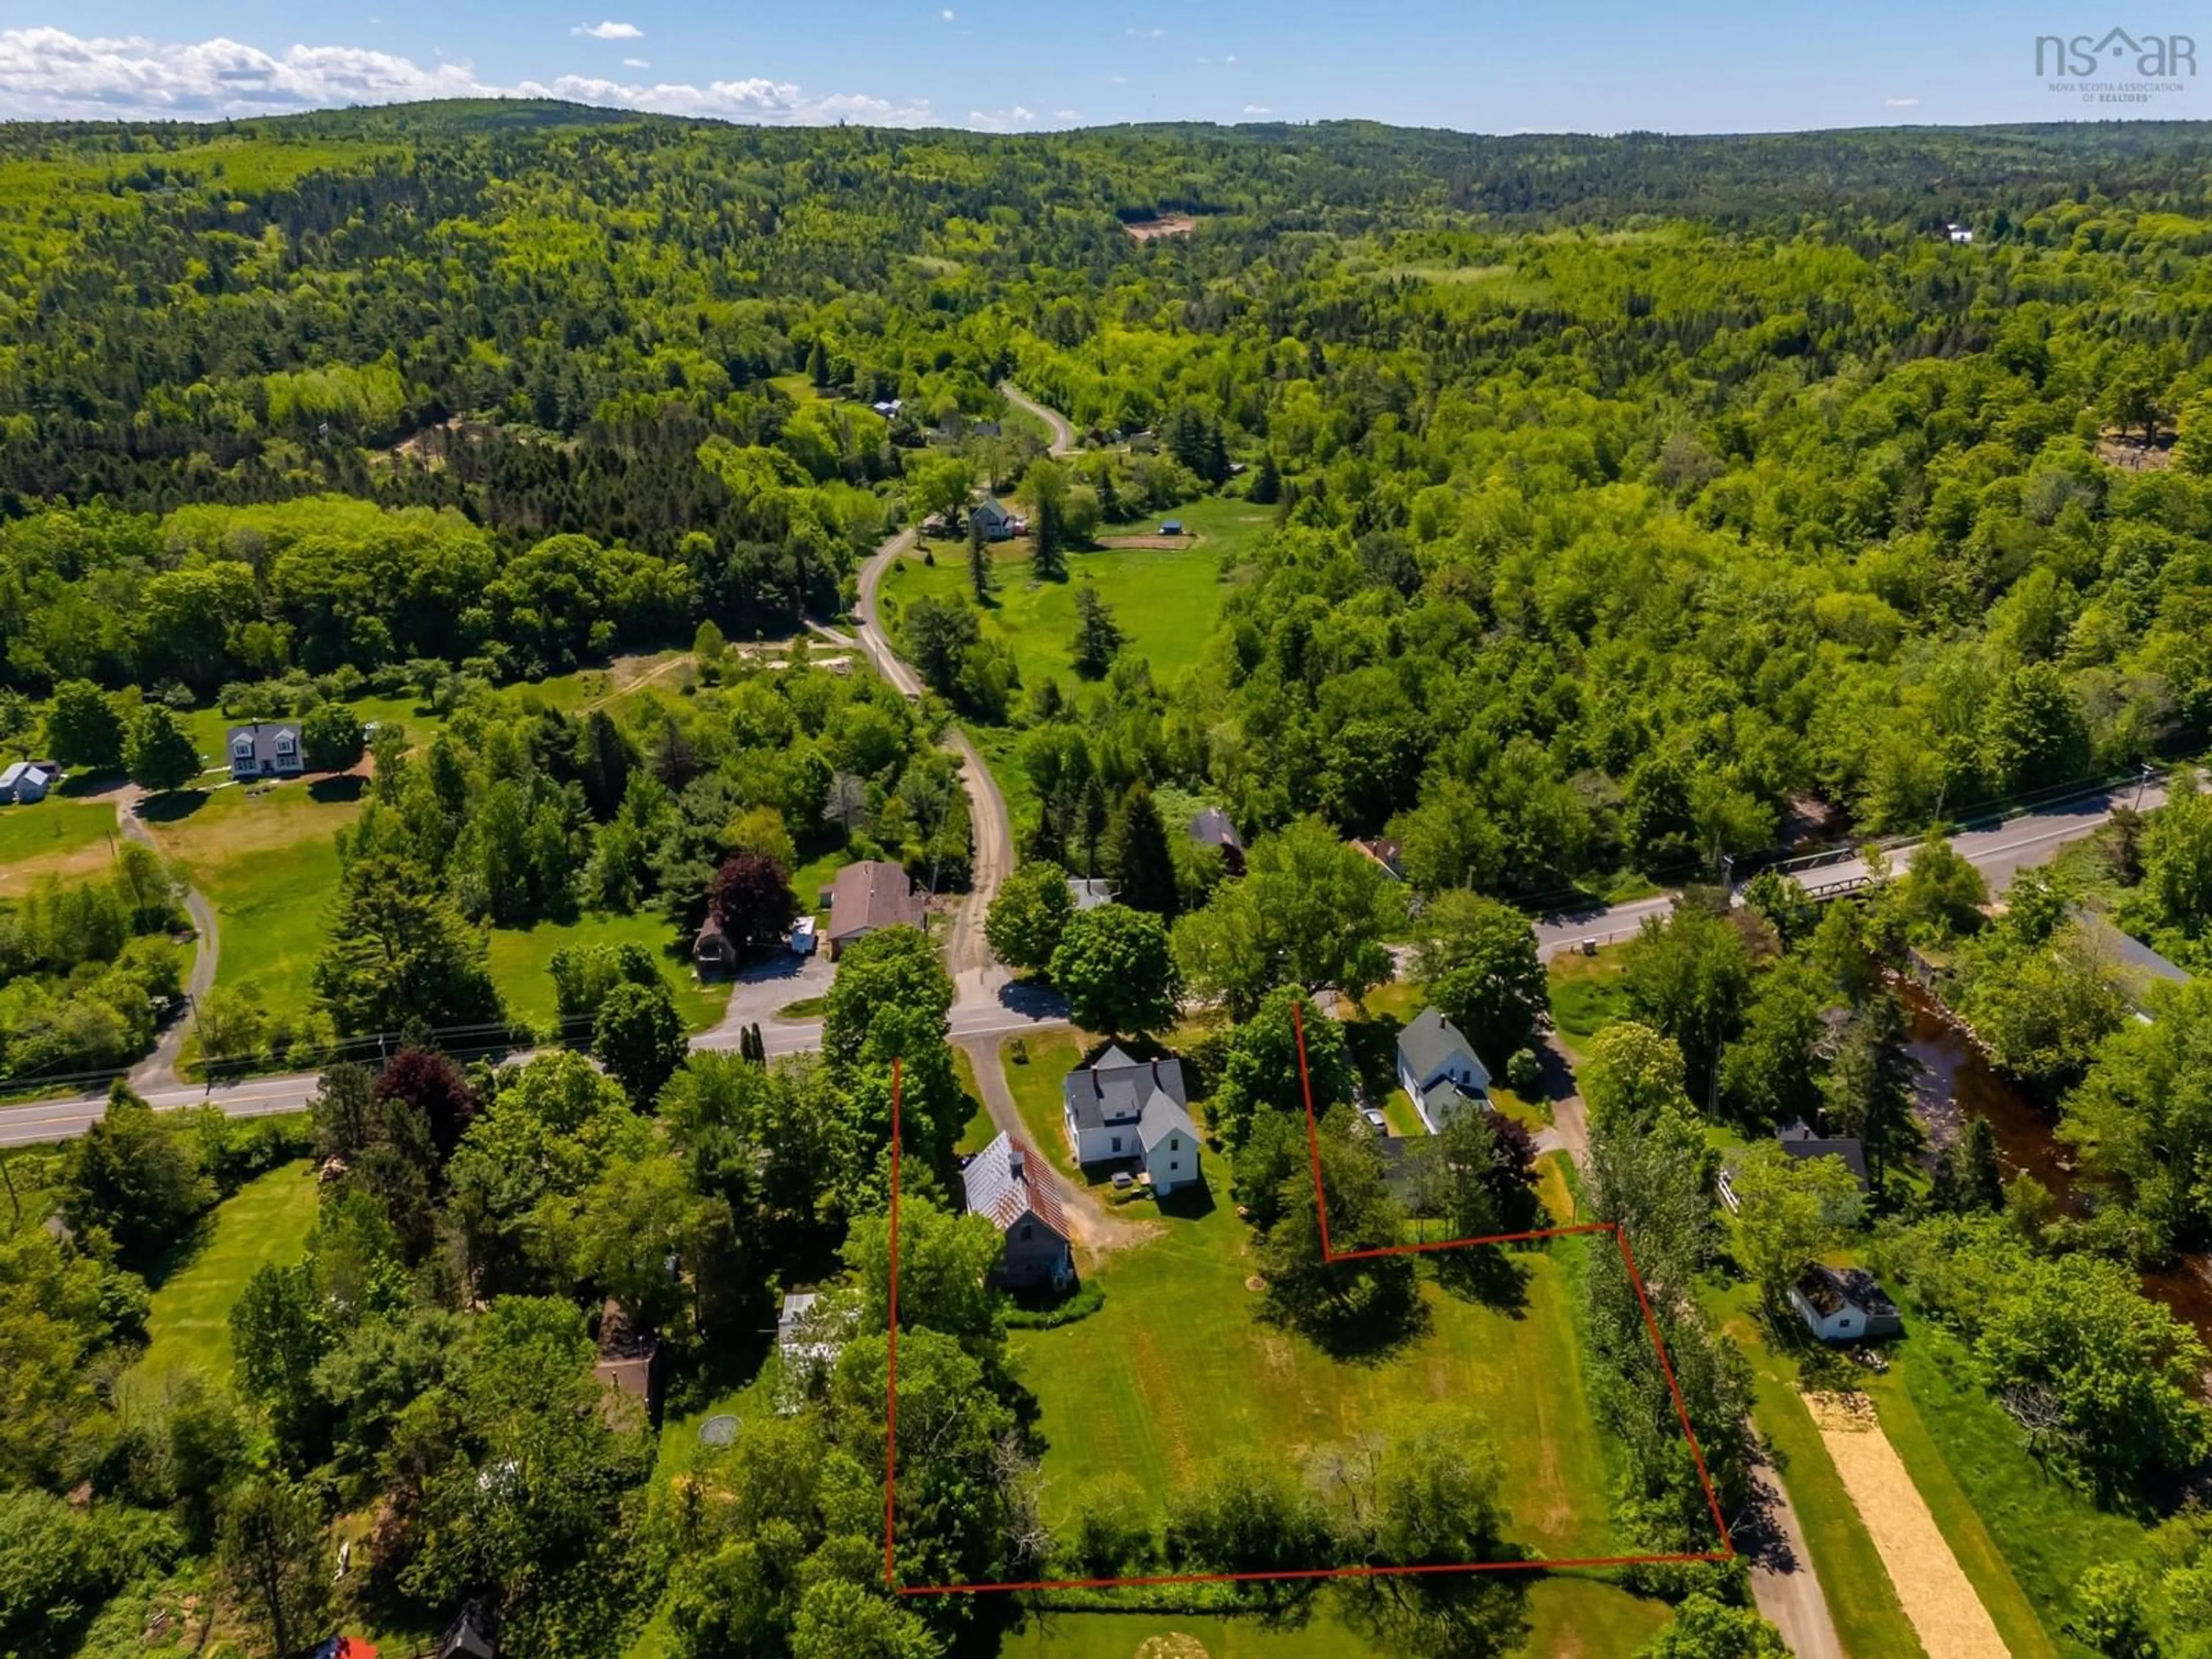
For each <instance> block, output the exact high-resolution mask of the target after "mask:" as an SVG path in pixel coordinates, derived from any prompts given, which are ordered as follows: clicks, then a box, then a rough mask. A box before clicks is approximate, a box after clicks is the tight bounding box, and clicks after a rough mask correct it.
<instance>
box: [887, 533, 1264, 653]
mask: <svg viewBox="0 0 2212 1659" xmlns="http://www.w3.org/2000/svg"><path fill="white" fill-rule="evenodd" d="M1201 507H1204V508H1207V509H1209V510H1208V511H1206V512H1203V513H1201V512H1200V510H1199V509H1200V508H1201ZM1172 516H1178V517H1181V518H1182V520H1184V522H1185V523H1186V524H1188V525H1190V526H1192V527H1193V528H1194V529H1195V530H1197V532H1198V539H1197V540H1196V541H1195V542H1194V543H1192V544H1190V545H1189V546H1188V547H1182V548H1108V549H1104V550H1101V551H1098V552H1095V553H1071V554H1070V555H1069V556H1068V561H1067V577H1068V579H1067V580H1066V581H1048V582H1040V581H1037V580H1035V579H1034V577H1033V574H1032V563H1031V561H1030V553H1029V544H1028V543H1027V542H1026V541H1011V542H1000V543H998V544H995V545H994V547H993V548H992V550H991V560H992V568H993V571H994V574H996V576H997V578H998V584H999V586H998V592H997V593H996V594H995V595H994V599H993V603H992V605H991V606H990V607H989V609H987V611H985V612H984V619H983V629H984V633H985V634H986V635H987V636H988V637H992V638H996V639H1000V640H1003V641H1005V642H1006V645H1007V647H1008V648H1010V649H1011V650H1012V652H1013V653H1014V662H1015V664H1016V665H1017V666H1018V668H1019V669H1020V670H1021V676H1022V684H1024V685H1025V686H1033V685H1036V684H1038V683H1039V682H1040V681H1042V680H1044V679H1046V678H1053V679H1057V680H1059V681H1060V684H1062V685H1063V686H1065V685H1066V684H1068V683H1069V682H1070V681H1072V680H1073V678H1074V675H1075V670H1074V668H1073V665H1072V664H1071V662H1070V659H1069V651H1068V644H1069V641H1072V640H1073V638H1074V637H1075V594H1076V590H1077V588H1078V587H1079V586H1080V585H1081V584H1083V583H1084V582H1085V581H1089V582H1091V583H1092V584H1094V585H1095V586H1097V590H1098V597H1099V598H1100V599H1103V600H1104V601H1105V602H1106V604H1107V605H1108V606H1109V608H1110V609H1111V610H1112V611H1113V613H1114V620H1115V623H1117V624H1118V625H1119V626H1120V628H1121V631H1122V633H1123V635H1126V636H1127V641H1128V644H1127V647H1126V648H1127V650H1128V651H1129V652H1131V653H1133V654H1135V655H1137V656H1140V657H1143V658H1145V659H1146V660H1147V661H1149V662H1150V663H1151V664H1152V673H1153V677H1154V678H1157V679H1162V680H1164V679H1167V678H1171V677H1173V676H1175V675H1178V674H1181V673H1182V672H1184V671H1186V670H1188V669H1189V668H1190V667H1192V666H1193V665H1195V664H1196V663H1197V661H1198V659H1199V657H1200V653H1202V652H1203V651H1204V650H1205V648H1206V641H1207V639H1208V638H1210V637H1211V636H1212V633H1213V625H1214V623H1215V621H1216V620H1217V619H1218V617H1220V614H1221V601H1222V596H1223V595H1224V594H1225V593H1226V592H1228V587H1227V585H1226V583H1225V581H1224V580H1223V577H1222V558H1223V555H1224V553H1225V552H1231V553H1233V552H1235V551H1236V550H1237V548H1239V547H1240V546H1241V545H1242V544H1243V542H1244V541H1246V540H1248V539H1249V533H1250V532H1252V530H1253V528H1254V527H1253V526H1244V525H1243V524H1241V523H1239V522H1238V520H1242V519H1244V518H1247V517H1249V518H1253V519H1255V520H1257V521H1258V527H1260V528H1264V527H1265V526H1266V524H1267V523H1268V522H1269V521H1270V515H1269V514H1268V513H1267V510H1266V509H1265V508H1255V507H1250V506H1249V505H1248V504H1247V503H1245V502H1243V501H1216V502H1200V503H1198V504H1196V505H1195V506H1194V507H1190V508H1188V509H1179V510H1178V512H1177V513H1176V514H1174V515H1172ZM1217 523H1218V526H1220V528H1218V529H1215V528H1210V527H1209V526H1213V525H1216V524H1217ZM1142 527H1146V526H1120V528H1123V529H1129V528H1142ZM929 550H930V554H931V556H933V558H934V559H935V560H936V563H935V564H934V565H933V566H932V565H925V564H924V563H923V562H921V556H919V555H909V556H908V557H906V558H903V559H901V560H900V561H899V562H898V563H897V564H896V565H895V566H894V567H892V568H891V569H890V570H889V571H888V572H886V573H885V575H884V590H883V591H884V593H885V595H886V596H888V597H890V599H895V600H896V601H897V603H898V604H900V605H908V604H910V603H912V602H913V601H914V600H915V599H918V598H920V597H921V596H922V595H923V594H929V595H932V596H933V597H935V598H938V599H950V598H952V597H954V596H955V595H961V596H969V595H971V594H972V589H971V588H970V587H969V580H968V550H967V544H966V543H965V542H964V541H957V540H956V541H936V542H932V543H930V544H929Z"/></svg>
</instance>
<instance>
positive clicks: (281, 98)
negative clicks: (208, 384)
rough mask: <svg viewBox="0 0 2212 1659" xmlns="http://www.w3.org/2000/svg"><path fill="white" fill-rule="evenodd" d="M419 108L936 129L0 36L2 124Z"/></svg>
mask: <svg viewBox="0 0 2212 1659" xmlns="http://www.w3.org/2000/svg"><path fill="white" fill-rule="evenodd" d="M421 98H565V99H569V100H574V101H575V102H577V103H584V104H601V105H608V106H614V107H617V108H622V109H638V110H649V111H653V112H656V113H659V114H663V115H694V116H705V117H711V118H718V119H721V120H727V121H747V122H758V123H762V124H763V125H785V126H798V125H823V124H827V123H829V122H834V121H841V120H842V121H858V122H864V123H868V124H872V125H885V126H921V125H928V124H930V123H932V122H933V121H935V120H937V119H938V117H937V116H936V115H935V114H934V113H933V112H932V111H931V109H930V106H929V100H927V99H919V98H917V99H907V100H900V101H894V100H889V99H884V98H876V97H871V96H868V95H866V94H860V93H829V94H813V93H810V92H807V91H805V90H804V89H803V88H799V86H797V85H794V84H793V82H788V81H771V80H769V79H767V78H766V77H765V76H753V77H750V78H748V79H742V80H727V81H714V82H708V83H707V84H706V85H703V86H699V85H694V84H691V83H690V82H667V81H662V82H651V83H647V82H638V81H615V80H606V79H600V78H599V77H596V76H576V75H564V76H559V77H558V78H557V79H555V80H553V81H550V82H537V81H525V82H520V84H518V85H514V86H498V85H494V84H490V83H488V82H483V81H481V80H479V79H478V78H477V75H476V73H475V71H474V70H471V68H470V67H469V66H468V65H467V64H435V65H433V66H429V67H425V66H424V65H422V64H416V63H415V62H413V61H412V60H410V59H409V58H401V57H397V56H395V55H393V54H392V53H390V52H371V51H369V50H368V49H366V48H363V47H358V46H288V47H286V48H285V49H284V50H283V52H281V53H277V54H271V53H269V52H263V51H261V50H260V49H259V48H258V47H254V46H242V45H240V43H239V42H237V41H235V40H224V39H221V38H217V39H216V40H202V41H198V42H196V43H175V42H155V41H153V40H146V39H143V37H138V36H130V37H122V38H107V37H94V38H93V39H89V40H85V39H80V38H78V37H77V36H76V35H73V34H70V33H66V32H65V31H64V30H61V29H57V28H33V29H0V115H4V116H9V117H22V118H33V119H35V118H40V117H48V118H52V117H63V116H93V117H104V118H118V117H124V116H143V117H149V118H156V119H160V118H167V119H172V120H196V119H197V120H211V119H220V118H223V117H226V116H239V115H277V114H283V113H285V112H289V111H293V110H304V109H331V108H337V107H343V106H346V105H349V104H391V103H401V102H405V101H408V100H414V99H421Z"/></svg>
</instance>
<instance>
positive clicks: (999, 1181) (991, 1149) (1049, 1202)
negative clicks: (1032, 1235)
mask: <svg viewBox="0 0 2212 1659" xmlns="http://www.w3.org/2000/svg"><path fill="white" fill-rule="evenodd" d="M960 1182H961V1185H962V1186H963V1187H965V1188H967V1191H968V1207H969V1210H971V1211H972V1212H975V1214H977V1215H987V1216H988V1217H990V1218H991V1225H993V1226H994V1227H996V1228H997V1229H998V1230H999V1231H1000V1232H1002V1233H1003V1232H1005V1231H1006V1230H1007V1229H1008V1228H1010V1227H1012V1225H1014V1224H1015V1223H1016V1222H1018V1221H1019V1220H1020V1219H1021V1218H1023V1217H1024V1216H1025V1215H1033V1216H1035V1217H1036V1218H1037V1219H1038V1220H1039V1221H1042V1223H1044V1225H1045V1226H1046V1227H1047V1229H1048V1230H1049V1231H1052V1232H1054V1233H1056V1234H1058V1235H1059V1236H1060V1237H1061V1238H1063V1239H1064V1238H1066V1237H1067V1218H1066V1216H1065V1215H1063V1214H1062V1213H1061V1212H1060V1192H1059V1188H1058V1186H1057V1184H1056V1183H1055V1182H1054V1180H1053V1176H1052V1173H1051V1171H1050V1170H1047V1169H1046V1168H1045V1167H1044V1162H1043V1160H1042V1159H1041V1158H1038V1157H1037V1155H1036V1153H1035V1152H1031V1151H1030V1149H1029V1148H1028V1146H1025V1145H1024V1144H1023V1143H1022V1142H1020V1141H1018V1140H1016V1139H1014V1138H1013V1137H1012V1135H1010V1134H1007V1133H1004V1132H1003V1131H1001V1132H1000V1135H999V1138H998V1139H996V1140H994V1141H993V1142H992V1143H991V1144H990V1145H989V1146H986V1147H985V1148H984V1149H983V1150H982V1151H981V1152H978V1153H976V1154H975V1157H974V1158H970V1159H969V1161H968V1167H967V1168H966V1169H965V1170H962V1171H961V1172H960Z"/></svg>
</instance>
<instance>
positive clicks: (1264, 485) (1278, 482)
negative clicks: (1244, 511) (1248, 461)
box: [1252, 450, 1283, 507]
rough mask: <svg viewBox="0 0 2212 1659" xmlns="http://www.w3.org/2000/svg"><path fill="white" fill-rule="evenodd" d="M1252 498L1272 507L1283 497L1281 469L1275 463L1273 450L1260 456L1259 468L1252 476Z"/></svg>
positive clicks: (1263, 505) (1264, 505) (1262, 504)
mask: <svg viewBox="0 0 2212 1659" xmlns="http://www.w3.org/2000/svg"><path fill="white" fill-rule="evenodd" d="M1252 499H1253V500H1254V501H1257V502H1258V503H1259V504H1260V505H1261V506H1262V507H1273V505H1274V504H1275V503H1276V502H1277V501H1280V500H1282V499H1283V473H1282V469H1281V468H1279V467H1278V466H1277V465H1275V456H1274V452H1273V450H1270V451H1269V452H1268V453H1266V454H1264V455H1262V456H1261V458H1260V470H1259V471H1258V472H1257V473H1255V475H1254V476H1253V478H1252Z"/></svg>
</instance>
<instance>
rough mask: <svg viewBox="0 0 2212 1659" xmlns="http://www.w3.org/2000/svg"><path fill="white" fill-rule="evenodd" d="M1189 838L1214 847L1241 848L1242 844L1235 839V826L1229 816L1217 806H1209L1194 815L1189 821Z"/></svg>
mask: <svg viewBox="0 0 2212 1659" xmlns="http://www.w3.org/2000/svg"><path fill="white" fill-rule="evenodd" d="M1190 838H1191V839H1192V840H1193V841H1198V842H1207V843H1209V844H1210V845H1212V846H1215V847H1237V848H1241V847H1243V845H1244V843H1243V842H1241V841H1239V840H1237V826H1236V825H1235V824H1233V823H1230V821H1229V814H1228V813H1226V812H1225V811H1222V810H1221V809H1220V808H1219V807H1218V806H1209V807H1207V808H1206V810H1205V811H1202V812H1198V813H1194V814H1193V815H1192V817H1191V820H1190Z"/></svg>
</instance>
